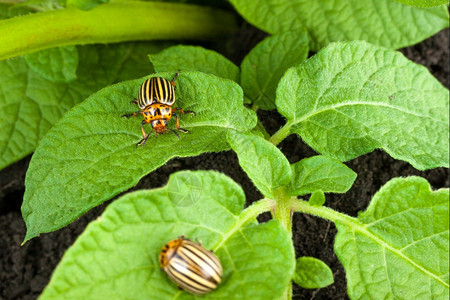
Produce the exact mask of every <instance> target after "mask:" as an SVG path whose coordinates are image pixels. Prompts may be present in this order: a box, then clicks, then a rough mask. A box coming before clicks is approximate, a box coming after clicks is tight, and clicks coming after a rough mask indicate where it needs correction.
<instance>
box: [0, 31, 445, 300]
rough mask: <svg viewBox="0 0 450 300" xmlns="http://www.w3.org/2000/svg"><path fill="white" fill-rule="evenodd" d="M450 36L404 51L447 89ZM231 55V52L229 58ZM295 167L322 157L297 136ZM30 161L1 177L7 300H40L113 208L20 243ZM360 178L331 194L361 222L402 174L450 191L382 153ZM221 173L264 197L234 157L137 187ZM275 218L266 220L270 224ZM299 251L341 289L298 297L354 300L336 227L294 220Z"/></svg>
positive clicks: (244, 37)
mask: <svg viewBox="0 0 450 300" xmlns="http://www.w3.org/2000/svg"><path fill="white" fill-rule="evenodd" d="M448 34H449V31H448V30H445V31H443V32H441V33H439V34H437V35H435V36H434V37H432V38H430V39H428V40H426V41H424V42H422V43H421V44H418V45H416V46H413V47H409V48H406V49H403V50H401V51H402V52H403V53H404V54H405V55H406V56H407V57H408V58H409V59H411V60H413V61H415V62H417V63H419V64H422V65H425V66H426V67H427V68H428V69H429V70H430V72H431V73H432V74H433V75H434V76H435V77H437V78H438V79H439V80H440V81H441V82H442V83H443V84H444V85H445V86H446V87H448V86H449V38H448ZM264 36H265V34H264V33H262V32H260V31H258V30H256V29H254V28H252V27H248V28H247V29H242V30H241V31H240V33H239V34H238V35H237V36H236V37H235V39H234V40H233V42H232V43H231V44H230V45H229V49H232V51H228V56H230V57H231V58H232V59H233V60H234V61H235V62H236V63H238V64H239V63H240V61H241V59H242V58H243V56H244V55H245V54H246V53H247V52H248V51H249V50H250V49H251V48H252V47H253V46H254V45H255V44H256V43H257V42H258V41H260V40H261V39H262V38H263V37H264ZM225 54H226V53H225ZM259 116H260V118H261V119H262V120H263V123H264V124H265V126H266V128H267V129H268V131H269V132H270V133H273V132H275V131H276V130H277V129H278V128H280V127H281V126H282V125H283V123H284V122H283V118H282V117H281V116H280V115H278V114H277V113H276V112H260V113H259ZM280 147H281V149H282V151H283V152H284V153H285V154H286V156H287V157H288V158H289V160H290V162H296V161H298V160H300V159H302V158H305V157H309V156H312V155H315V154H316V153H315V152H314V151H313V150H311V149H310V148H309V147H308V146H307V145H305V144H304V143H303V142H302V141H301V140H300V139H298V138H297V137H295V136H290V137H288V138H287V139H286V140H285V141H283V142H282V143H281V145H280ZM29 161H30V157H27V158H25V159H23V160H21V161H19V162H17V163H15V164H13V165H11V166H9V167H7V168H6V169H4V170H2V171H1V172H0V271H1V272H0V300H1V299H5V300H7V299H8V300H9V299H36V298H37V297H38V295H39V294H40V293H41V291H42V290H43V288H44V287H45V286H46V284H47V283H48V281H49V278H50V275H51V273H52V271H53V270H54V268H55V267H56V265H57V264H58V262H59V261H60V259H61V257H62V255H63V253H64V251H66V249H67V248H68V247H69V246H70V245H72V244H73V242H74V241H75V239H76V238H77V236H78V235H79V234H81V233H82V232H83V230H84V228H85V227H86V225H87V224H88V223H89V222H90V221H92V220H94V219H95V218H97V216H99V215H100V214H101V213H102V211H103V210H104V208H105V206H106V205H107V203H105V204H103V205H101V206H99V207H97V208H95V209H92V210H91V211H90V212H88V213H87V214H85V215H84V216H82V217H81V218H79V219H78V220H77V221H75V222H74V223H72V224H70V225H69V226H67V227H65V228H63V229H61V230H58V231H56V232H53V233H48V234H43V235H41V236H40V237H39V238H35V239H33V240H31V241H29V242H28V243H27V244H26V245H25V246H23V247H21V246H20V244H21V242H22V240H23V238H24V236H25V224H24V222H23V220H22V217H21V213H20V206H21V203H22V197H23V193H24V178H25V172H26V170H27V167H28V163H29ZM347 165H348V166H349V167H350V168H352V169H353V170H354V171H355V172H356V173H357V174H358V178H357V179H356V182H355V184H354V186H353V187H352V189H351V190H350V191H349V192H348V193H346V194H344V195H337V194H336V195H331V194H330V195H327V203H326V205H327V206H329V207H331V208H333V209H336V210H338V211H340V212H344V213H347V214H349V215H351V216H356V215H357V212H358V211H360V210H364V209H365V208H366V207H367V205H368V203H369V201H370V199H371V197H372V196H373V195H374V194H375V192H376V191H377V190H378V189H380V187H381V186H382V185H383V184H385V183H386V182H387V181H388V180H390V179H391V178H394V177H398V176H411V175H418V176H422V177H424V178H426V179H427V180H428V181H429V182H430V183H431V185H432V186H433V188H435V189H437V188H442V187H448V186H449V173H448V170H447V169H444V168H438V169H434V170H429V171H423V172H420V171H417V170H415V169H414V168H413V167H411V166H410V165H409V164H408V163H406V162H402V161H397V160H395V159H393V158H391V157H390V156H389V155H387V154H386V153H384V152H382V151H374V152H372V153H370V154H367V155H364V156H362V157H359V158H357V159H354V160H352V161H350V162H348V163H347ZM186 169H187V170H198V169H202V170H218V171H220V172H223V173H225V174H227V175H229V176H230V177H232V178H233V179H234V180H235V181H236V182H238V183H240V184H241V185H242V187H243V188H244V190H245V193H246V196H247V199H248V204H249V203H251V202H253V201H255V200H258V199H260V198H261V195H260V194H259V192H258V191H257V190H256V189H255V187H254V186H253V184H252V183H251V182H250V180H249V179H248V177H247V176H246V174H245V173H244V172H243V171H242V170H241V169H240V167H239V164H238V162H237V158H236V156H235V154H234V153H233V152H230V151H229V152H222V153H210V154H203V155H200V156H198V157H193V158H185V159H174V160H171V161H170V162H168V163H167V164H166V165H165V166H163V167H161V168H160V169H158V171H157V176H154V174H150V175H148V176H147V177H145V178H143V179H142V180H141V181H140V182H139V184H138V185H137V186H136V187H134V188H133V190H135V189H143V188H155V187H160V186H162V185H164V184H166V182H167V179H168V176H169V175H170V174H171V173H173V172H176V171H179V170H186ZM269 218H270V215H268V214H264V215H262V216H260V218H259V219H260V221H265V220H268V219H269ZM293 234H294V239H293V240H294V245H295V250H296V255H297V256H313V257H317V258H320V259H321V260H323V261H325V262H326V263H327V264H328V265H329V266H330V267H331V269H332V270H333V273H334V277H335V283H334V284H333V285H331V286H329V287H327V288H323V289H318V290H307V289H302V288H299V287H297V286H294V299H348V297H347V293H346V279H345V272H344V269H343V267H342V265H341V264H340V263H339V261H338V260H337V258H336V256H335V254H334V251H333V242H334V237H335V234H336V228H335V226H334V225H333V223H330V222H328V221H326V220H322V219H319V218H315V217H312V216H309V215H305V214H296V215H295V216H294V222H293Z"/></svg>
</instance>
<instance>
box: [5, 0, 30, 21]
mask: <svg viewBox="0 0 450 300" xmlns="http://www.w3.org/2000/svg"><path fill="white" fill-rule="evenodd" d="M33 12H34V11H33V10H31V9H29V8H26V7H19V6H18V4H15V5H12V4H6V3H0V20H3V19H9V18H12V17H16V16H21V15H27V14H30V13H33Z"/></svg>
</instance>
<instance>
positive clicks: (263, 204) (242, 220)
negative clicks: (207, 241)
mask: <svg viewBox="0 0 450 300" xmlns="http://www.w3.org/2000/svg"><path fill="white" fill-rule="evenodd" d="M274 206H275V201H273V200H271V199H267V198H264V199H262V200H259V201H257V202H255V203H253V204H252V205H250V206H249V207H247V208H246V209H244V210H243V211H242V213H241V214H240V215H239V218H238V219H237V221H236V223H234V225H233V227H232V228H230V230H227V232H226V234H225V235H224V236H223V238H222V239H221V241H220V243H219V244H217V245H216V246H215V247H214V248H213V251H217V249H219V248H220V247H222V245H223V244H225V242H226V241H227V240H228V238H230V236H232V235H233V234H234V233H235V232H236V231H237V230H240V229H241V228H242V226H244V224H246V223H247V222H249V221H251V220H253V219H255V218H256V217H257V216H258V215H260V214H262V213H264V212H266V211H269V210H270V209H272V208H273V207H274Z"/></svg>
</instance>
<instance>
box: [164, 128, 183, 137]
mask: <svg viewBox="0 0 450 300" xmlns="http://www.w3.org/2000/svg"><path fill="white" fill-rule="evenodd" d="M167 129H169V130H170V131H172V132H173V134H175V135H176V136H177V138H178V139H180V136H179V135H178V133H177V132H176V131H175V130H173V129H171V128H167Z"/></svg>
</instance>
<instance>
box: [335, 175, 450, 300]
mask: <svg viewBox="0 0 450 300" xmlns="http://www.w3.org/2000/svg"><path fill="white" fill-rule="evenodd" d="M358 219H359V221H360V222H354V223H353V222H341V221H338V222H336V226H337V228H338V234H337V236H336V242H335V247H334V248H335V252H336V254H337V256H338V258H339V260H340V261H341V262H342V264H343V265H344V268H345V270H346V275H347V283H348V292H349V296H350V298H352V299H369V298H370V299H448V298H449V191H448V189H445V190H444V189H442V190H438V191H435V192H432V191H431V190H430V185H429V184H428V182H427V181H426V180H425V179H423V178H420V177H410V178H396V179H393V180H391V181H389V182H388V183H387V184H386V185H384V186H383V187H382V188H381V190H380V191H379V192H378V193H377V194H376V195H375V196H374V198H373V200H372V202H371V203H370V206H369V208H368V209H367V211H365V212H364V213H362V214H360V216H359V217H358Z"/></svg>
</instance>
